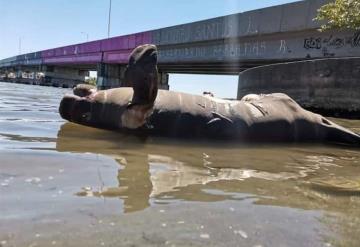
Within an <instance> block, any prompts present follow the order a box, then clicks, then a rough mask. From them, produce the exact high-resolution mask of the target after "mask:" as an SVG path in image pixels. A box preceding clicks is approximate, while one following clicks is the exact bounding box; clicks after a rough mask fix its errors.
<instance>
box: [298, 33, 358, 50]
mask: <svg viewBox="0 0 360 247" xmlns="http://www.w3.org/2000/svg"><path fill="white" fill-rule="evenodd" d="M346 45H349V46H351V47H360V31H357V32H355V33H354V34H353V35H352V36H347V37H336V36H333V35H330V36H329V37H309V38H305V39H304V48H305V49H307V50H310V49H318V50H319V49H324V48H330V47H331V48H335V49H340V48H342V47H344V46H346Z"/></svg>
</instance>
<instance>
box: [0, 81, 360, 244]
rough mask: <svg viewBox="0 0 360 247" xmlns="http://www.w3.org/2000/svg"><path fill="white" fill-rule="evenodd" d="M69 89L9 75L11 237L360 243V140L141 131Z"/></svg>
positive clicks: (5, 117)
mask: <svg viewBox="0 0 360 247" xmlns="http://www.w3.org/2000/svg"><path fill="white" fill-rule="evenodd" d="M66 92H69V90H66V89H57V88H47V87H38V86H28V85H18V84H8V83H0V246H263V247H265V246H359V245H360V150H359V149H351V148H348V147H335V146H323V145H293V144H291V145H273V146H272V145H269V144H267V145H252V146H245V145H234V144H227V143H224V142H219V143H210V142H202V143H199V142H188V141H180V140H170V139H164V138H149V139H147V140H142V139H139V138H136V137H133V136H129V135H124V134H121V133H117V132H110V131H105V130H100V129H94V128H88V127H83V126H79V125H75V124H71V123H67V122H65V121H63V120H62V119H61V118H60V117H59V115H58V113H57V107H58V104H59V101H60V99H61V97H62V95H63V94H65V93H66ZM335 121H337V122H338V123H341V124H342V125H344V126H347V127H350V128H352V129H353V130H355V131H357V132H360V121H358V120H351V121H350V120H345V119H338V120H335Z"/></svg>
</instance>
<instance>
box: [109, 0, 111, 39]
mask: <svg viewBox="0 0 360 247" xmlns="http://www.w3.org/2000/svg"><path fill="white" fill-rule="evenodd" d="M110 22H111V0H109V19H108V38H109V37H110Z"/></svg>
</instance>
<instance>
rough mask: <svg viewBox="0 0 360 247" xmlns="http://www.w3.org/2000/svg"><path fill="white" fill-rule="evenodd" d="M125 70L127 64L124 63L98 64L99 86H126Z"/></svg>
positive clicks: (105, 87) (101, 87) (103, 87)
mask: <svg viewBox="0 0 360 247" xmlns="http://www.w3.org/2000/svg"><path fill="white" fill-rule="evenodd" d="M125 70H126V66H125V65H122V64H106V63H100V64H98V65H97V82H96V85H97V87H98V88H99V89H108V88H116V87H122V86H125V80H124V79H125Z"/></svg>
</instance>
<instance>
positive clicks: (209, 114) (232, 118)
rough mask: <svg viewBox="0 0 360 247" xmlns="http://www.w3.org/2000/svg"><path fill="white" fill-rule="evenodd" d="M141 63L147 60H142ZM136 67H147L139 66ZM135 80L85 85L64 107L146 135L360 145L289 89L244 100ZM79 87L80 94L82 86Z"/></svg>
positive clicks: (81, 119) (79, 119)
mask: <svg viewBox="0 0 360 247" xmlns="http://www.w3.org/2000/svg"><path fill="white" fill-rule="evenodd" d="M136 49H138V48H136ZM140 49H143V50H144V49H145V50H146V49H150V50H151V51H150V52H142V54H143V55H142V56H150V55H151V54H152V55H154V52H155V53H156V47H155V46H151V45H145V46H141V47H140ZM135 53H136V52H135ZM136 54H139V53H138V52H137V53H136ZM145 58H146V57H145ZM145 58H144V57H142V58H141V59H143V61H146V63H151V64H150V65H149V64H147V67H148V68H153V69H152V70H154V69H156V59H155V60H154V59H153V58H152V59H145ZM138 66H144V65H143V64H141V63H139V64H138ZM136 71H137V72H138V73H141V70H139V69H138V68H137V69H136ZM139 71H140V72H139ZM142 71H144V70H142ZM127 73H133V71H128V72H127ZM144 73H149V71H146V72H144ZM151 73H154V71H152V72H151ZM144 76H145V77H146V75H144ZM138 78H143V75H140V76H138ZM132 83H133V84H136V87H135V86H134V89H133V88H130V87H128V88H115V89H109V90H103V91H95V89H88V93H84V92H83V90H80V91H81V92H82V93H81V94H78V95H80V96H78V95H66V96H64V98H63V99H62V101H61V103H60V108H59V112H60V114H61V116H62V117H63V118H64V119H67V120H69V121H72V122H75V123H79V124H83V125H88V126H94V127H99V128H107V129H120V130H123V131H130V132H135V133H136V134H143V135H160V136H167V137H183V138H214V139H227V140H236V141H241V142H308V141H315V142H332V143H342V144H350V145H355V146H360V136H359V135H357V134H355V133H353V132H351V131H350V130H347V129H345V128H343V127H341V126H339V125H337V124H335V123H333V122H331V121H329V120H327V119H326V118H324V117H322V116H321V115H318V114H315V113H312V112H310V111H307V110H304V109H303V108H301V107H300V106H299V105H298V104H297V103H296V102H295V101H294V100H292V99H291V98H290V97H289V96H287V95H285V94H281V93H276V94H269V95H247V96H245V97H244V98H243V99H242V100H234V101H229V100H222V99H217V98H214V97H208V96H198V95H191V94H186V93H178V92H171V91H166V90H157V88H156V91H157V92H156V94H155V95H156V98H154V92H152V91H151V90H150V89H153V88H154V85H151V83H148V82H147V83H144V85H142V84H141V79H140V80H138V81H136V82H132ZM154 83H156V81H155V82H154ZM141 85H142V86H141ZM79 87H83V86H79ZM141 87H144V88H146V89H145V91H146V92H150V93H149V96H146V95H144V94H141V92H140V93H139V92H137V90H141ZM85 88H86V87H85ZM82 89H83V88H82ZM134 90H135V94H134V93H133V91H134ZM78 91H79V90H78ZM85 91H86V89H85ZM74 92H75V94H76V89H75V90H74ZM84 95H85V96H84ZM134 95H136V96H137V97H134ZM138 95H142V98H141V99H139V97H138ZM134 98H136V100H134ZM134 105H135V106H134Z"/></svg>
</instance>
